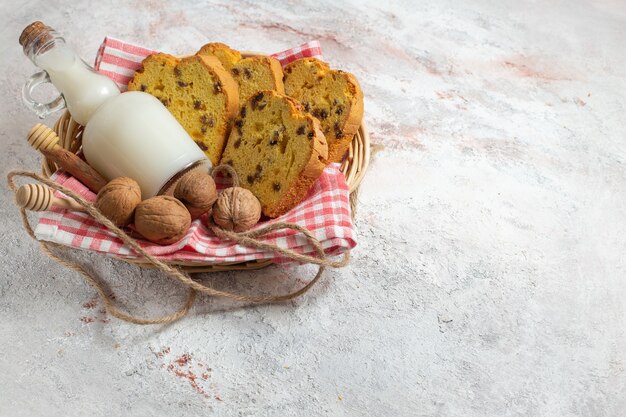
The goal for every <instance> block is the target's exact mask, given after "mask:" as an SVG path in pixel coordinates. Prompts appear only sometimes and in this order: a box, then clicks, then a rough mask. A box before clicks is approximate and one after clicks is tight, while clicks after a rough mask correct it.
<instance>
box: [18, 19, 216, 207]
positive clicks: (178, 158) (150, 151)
mask: <svg viewBox="0 0 626 417" xmlns="http://www.w3.org/2000/svg"><path fill="white" fill-rule="evenodd" d="M20 44H21V45H22V46H23V48H24V53H25V54H26V55H27V56H28V58H29V59H30V60H31V61H33V63H34V64H35V65H37V66H38V67H39V68H41V69H43V70H44V71H43V72H40V73H38V74H35V75H33V76H32V77H31V78H30V79H29V80H28V82H27V83H26V85H25V86H24V90H23V94H22V96H23V99H24V103H25V104H26V105H27V106H28V107H30V108H31V109H32V110H34V111H35V113H36V114H37V115H38V116H39V117H42V118H43V117H45V116H46V115H48V114H49V113H51V112H53V111H56V110H59V109H62V108H63V107H67V109H68V110H69V112H70V114H71V115H72V117H73V118H74V120H76V122H78V123H80V124H81V125H83V126H85V129H84V132H83V139H82V145H83V148H82V149H83V153H84V155H85V159H86V160H87V162H88V163H89V165H91V166H92V167H93V168H94V169H95V170H96V171H98V172H99V173H100V174H101V175H102V176H103V177H105V178H106V179H107V180H111V179H113V178H115V177H121V176H126V177H130V178H132V179H134V180H135V181H137V182H138V183H139V186H140V187H141V194H142V198H144V199H146V198H149V197H152V196H154V195H157V194H160V193H162V192H163V191H165V190H166V189H167V188H168V187H169V186H170V185H171V184H172V183H173V182H174V181H175V180H176V179H177V178H179V177H180V176H181V175H182V174H183V173H185V172H187V171H188V170H190V169H192V168H196V167H198V166H199V165H203V164H204V165H206V169H210V168H211V165H210V164H211V163H210V161H209V160H208V159H207V157H206V155H205V154H204V152H202V150H201V149H200V148H199V147H198V146H197V145H196V143H195V142H194V141H193V139H192V138H191V137H190V136H189V134H187V132H186V131H185V129H183V127H182V126H181V125H180V124H179V123H178V121H177V120H176V119H175V118H174V116H172V115H171V114H170V112H169V111H168V110H167V108H166V107H165V106H163V104H162V103H161V102H160V101H159V100H158V99H156V98H155V97H153V96H151V95H150V94H147V93H143V92H138V91H133V92H125V93H120V90H119V88H118V87H117V85H116V84H115V82H113V80H111V79H110V78H108V77H106V76H105V75H102V74H98V73H97V72H95V71H94V70H93V69H92V68H91V67H90V66H89V65H87V64H86V63H85V62H84V61H83V60H81V59H80V58H79V57H78V56H77V55H76V54H75V53H74V51H72V50H71V49H70V48H68V47H67V46H66V44H65V40H64V39H63V38H62V37H60V36H59V35H58V34H57V32H55V31H54V30H53V29H51V28H50V27H48V26H46V25H44V24H43V23H41V22H34V23H32V24H30V25H29V26H28V27H26V29H24V31H23V32H22V35H21V36H20ZM46 82H50V83H52V84H53V85H54V86H55V87H56V88H57V90H59V92H60V93H61V96H59V97H58V98H56V99H55V100H53V101H52V102H50V103H46V104H42V103H38V102H36V101H35V100H34V99H33V98H32V97H31V93H32V91H33V90H34V88H35V87H36V86H38V85H39V84H42V83H46Z"/></svg>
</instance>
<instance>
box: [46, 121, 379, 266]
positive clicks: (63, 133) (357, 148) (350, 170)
mask: <svg viewBox="0 0 626 417" xmlns="http://www.w3.org/2000/svg"><path fill="white" fill-rule="evenodd" d="M54 130H55V131H56V133H57V135H58V136H59V139H60V142H59V145H60V146H61V147H63V148H64V149H67V150H69V151H71V152H73V153H77V152H78V151H79V150H80V148H81V140H82V134H83V127H82V126H81V125H79V124H78V123H76V122H75V121H74V119H72V117H71V115H70V114H69V112H67V111H66V112H65V113H64V114H63V115H62V116H61V118H60V119H59V120H57V122H56V123H55V125H54ZM369 159H370V140H369V134H368V133H367V130H366V128H365V125H364V124H361V126H360V127H359V130H358V131H357V133H356V134H355V135H354V138H353V139H352V143H351V144H350V149H349V151H348V154H347V155H346V158H345V160H344V161H343V162H342V164H341V171H342V172H343V173H344V175H345V176H346V182H347V184H348V187H349V190H350V197H351V198H350V200H351V202H354V201H355V198H354V197H356V192H357V189H358V187H359V183H360V182H361V180H362V179H363V176H364V175H365V171H366V170H367V166H368V163H369ZM56 169H57V167H56V165H55V164H54V163H53V162H52V161H50V160H49V159H46V158H44V160H43V163H42V170H43V174H44V175H45V176H47V177H49V176H50V175H51V174H52V173H53V172H55V171H56ZM353 214H354V210H353ZM119 259H122V260H124V261H126V262H129V263H133V264H136V265H140V266H143V267H151V265H150V264H148V263H147V262H146V261H145V260H143V259H125V258H119ZM271 263H272V262H271V261H270V260H259V261H247V262H237V263H219V264H210V263H203V262H183V261H172V262H169V264H170V265H176V266H177V267H178V268H180V269H182V270H184V271H186V272H190V273H193V272H218V271H231V270H252V269H259V268H263V267H265V266H267V265H270V264H271Z"/></svg>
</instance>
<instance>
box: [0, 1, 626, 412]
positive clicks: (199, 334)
mask: <svg viewBox="0 0 626 417" xmlns="http://www.w3.org/2000/svg"><path fill="white" fill-rule="evenodd" d="M386 3H387V2H377V1H367V2H357V1H355V0H352V1H350V2H341V1H324V0H319V1H315V2H313V1H304V2H300V1H269V2H251V1H243V0H237V1H224V2H215V3H205V4H200V2H195V1H165V0H148V1H132V2H128V1H115V2H111V3H107V2H76V1H69V0H64V1H61V0H47V1H44V0H26V1H15V0H3V2H2V3H1V5H0V9H1V11H2V13H1V14H0V15H1V16H2V17H0V19H1V22H2V25H1V26H0V27H2V29H1V30H0V52H1V56H2V59H1V60H0V81H1V93H2V97H3V99H2V101H1V104H0V109H1V111H0V126H1V128H0V147H1V148H0V165H1V166H2V167H3V168H4V170H5V172H6V171H8V170H9V169H10V168H27V169H36V168H37V166H38V158H37V155H36V154H35V153H34V152H32V151H31V150H30V149H29V148H28V146H27V144H26V143H25V141H24V136H25V133H26V132H27V131H28V130H29V128H30V127H31V125H32V124H34V123H35V122H36V119H35V117H34V116H33V115H32V114H30V113H28V112H27V111H26V110H25V108H24V107H22V106H21V104H20V101H19V99H18V91H19V88H20V85H21V84H22V82H23V80H24V78H25V77H26V76H28V75H30V74H31V73H32V72H33V69H34V68H33V66H32V65H31V64H30V63H29V62H28V61H27V59H26V58H25V57H24V56H23V55H22V53H21V51H20V48H19V46H18V43H17V38H18V35H19V33H20V30H21V29H22V28H23V27H24V26H25V25H26V24H28V23H30V22H31V21H32V20H35V19H45V21H46V22H47V23H48V24H49V25H51V26H54V27H56V28H58V29H59V30H61V31H62V32H63V33H64V34H65V35H66V38H67V39H68V40H69V41H70V42H71V43H73V44H74V45H75V46H76V48H77V49H78V51H79V52H80V53H81V54H82V55H83V56H84V57H85V58H87V59H88V60H91V59H92V58H93V57H94V55H95V51H96V49H97V47H98V45H99V43H100V41H101V40H102V38H103V37H104V36H105V35H107V34H108V35H111V36H115V37H118V38H123V39H127V40H129V41H135V42H139V43H142V44H145V45H147V46H149V47H152V48H158V49H162V50H166V51H169V52H173V53H185V52H188V51H193V50H195V49H196V48H197V47H198V46H199V45H201V44H202V43H203V42H205V41H206V40H213V41H223V42H226V43H229V44H231V45H232V46H233V47H237V48H242V49H249V50H259V51H267V52H271V51H275V50H280V49H282V48H285V47H288V46H291V45H294V44H298V43H300V42H302V41H305V40H309V39H313V38H317V39H319V40H320V41H321V42H322V46H323V48H324V50H325V52H326V56H327V58H328V60H329V61H330V62H332V63H333V64H334V65H336V66H338V67H340V68H343V69H345V70H348V71H351V72H354V73H355V74H356V75H357V77H358V78H359V79H360V81H361V84H362V87H363V90H364V92H365V97H366V115H365V118H366V121H367V124H368V125H369V127H370V130H371V133H372V139H373V142H374V144H375V145H376V149H377V150H378V152H377V153H376V154H375V156H374V158H373V160H372V163H371V166H370V171H369V173H368V175H367V177H366V179H365V181H364V183H363V186H362V191H361V194H360V196H359V207H360V210H359V213H358V221H357V225H356V226H357V228H358V234H359V236H360V245H359V246H358V248H357V249H356V250H355V251H354V257H353V262H352V264H351V265H350V266H349V267H348V268H345V269H343V270H339V271H330V272H329V273H327V274H326V276H325V278H324V280H323V282H322V283H321V284H320V285H318V286H317V287H315V288H314V289H313V290H312V291H311V292H310V293H309V294H307V295H306V296H304V297H303V298H301V299H298V300H297V301H294V302H292V303H288V304H283V305H271V306H242V305H240V304H234V303H231V302H228V301H225V300H219V299H208V298H203V299H201V300H200V302H199V303H198V304H197V306H196V307H195V308H194V310H193V313H192V314H191V315H190V316H189V317H187V318H185V319H183V320H182V321H180V322H178V323H175V324H172V325H169V326H164V327H156V326H152V327H150V326H149V327H138V326H134V325H129V324H126V323H124V322H120V321H117V320H115V319H109V318H107V317H106V316H105V315H104V314H103V313H102V312H101V311H100V310H101V308H102V306H101V304H100V303H97V302H96V303H90V300H91V299H92V297H93V296H94V294H95V293H94V290H92V289H91V288H90V287H88V286H87V285H86V284H85V283H84V282H83V281H82V279H81V278H80V277H79V276H77V274H75V273H73V272H68V271H67V270H65V269H63V268H62V267H60V266H58V265H56V264H53V263H51V261H49V260H48V259H47V258H45V257H44V256H43V255H42V254H41V253H40V252H39V250H38V247H37V245H36V243H35V242H33V241H31V240H30V239H29V238H28V236H27V235H26V233H25V232H24V231H23V230H22V229H21V224H20V220H19V217H18V212H17V210H16V209H15V208H14V207H13V205H12V204H11V199H12V196H11V194H10V192H9V191H8V190H7V188H6V187H2V188H1V189H0V193H1V196H2V202H3V204H1V205H0V215H1V216H2V221H1V222H0V235H2V237H3V239H2V243H0V317H1V318H2V319H1V320H0V340H2V343H0V415H3V416H4V415H6V416H32V415H50V416H57V415H58V416H66V415H94V416H100V415H107V416H108V415H133V416H148V415H186V416H187V415H189V416H196V415H197V416H200V415H223V416H226V415H228V416H230V415H239V416H286V415H294V416H310V415H333V416H341V415H346V416H364V415H372V416H379V415H389V416H417V415H419V416H459V415H463V416H487V415H488V416H611V417H613V416H622V415H626V411H625V410H626V396H625V395H624V392H626V382H625V381H626V372H625V369H624V367H625V361H626V353H625V352H626V334H625V331H624V328H625V325H626V317H625V314H626V310H625V305H626V303H625V301H624V298H625V295H626V291H625V290H626V284H625V280H626V255H625V253H626V243H625V241H626V240H625V233H626V220H625V219H626V197H625V196H624V191H625V186H626V172H625V163H626V145H625V140H624V132H625V128H626V123H625V117H624V114H625V108H624V105H625V101H624V94H625V91H626V89H625V88H626V82H625V76H626V70H625V69H624V68H625V66H626V52H625V49H624V41H625V39H626V29H625V28H626V4H625V3H624V2H622V1H620V0H595V1H591V0H589V1H583V0H580V1H566V0H554V1H550V2H540V1H521V0H520V1H513V0H510V1H488V0H474V1H464V2H460V1H455V0H443V1H429V2H426V1H422V2H418V4H414V2H410V1H405V2H394V3H393V4H386ZM52 121H53V119H49V120H48V122H50V123H51V122H52ZM74 258H76V259H78V260H79V261H81V262H84V263H86V264H88V265H89V266H90V268H92V269H93V270H94V271H96V272H97V273H98V274H100V276H102V277H104V278H105V279H106V280H107V282H109V283H110V286H111V288H112V289H114V290H115V291H116V292H117V293H120V294H122V293H127V294H129V295H127V296H120V297H119V298H118V301H119V302H120V303H121V304H122V305H123V306H125V307H127V308H128V309H129V310H131V311H133V312H135V313H137V314H142V315H157V314H159V313H160V312H163V311H165V310H167V309H171V308H174V307H175V306H178V305H179V303H181V302H182V300H183V297H182V292H183V291H182V290H181V288H180V287H178V286H177V285H174V284H172V283H170V282H168V280H167V279H166V278H164V277H163V276H161V275H160V274H157V273H154V272H150V271H146V270H139V269H137V268H134V267H129V266H126V265H123V264H121V263H120V262H117V261H114V260H111V259H106V258H102V257H99V256H93V255H88V254H83V253H80V254H75V255H74ZM310 273H311V269H310V268H299V269H290V270H281V269H278V268H269V269H266V270H264V271H261V272H256V273H246V274H235V273H223V274H216V275H210V276H206V282H209V283H212V284H214V285H216V286H220V287H223V288H225V289H229V290H234V291H237V290H239V291H250V292H266V293H270V292H274V291H286V290H288V289H290V288H294V287H295V286H297V285H300V283H298V282H296V281H294V280H293V277H294V276H302V277H303V278H304V279H306V278H305V277H307V276H309V275H310ZM184 355H189V356H190V359H189V360H188V361H187V359H186V356H184ZM177 359H178V362H177V361H176V360H177ZM170 365H171V366H170ZM209 368H210V370H209ZM189 371H192V372H194V373H195V375H197V379H196V383H195V385H194V384H192V383H191V381H190V377H189V374H188V372H189Z"/></svg>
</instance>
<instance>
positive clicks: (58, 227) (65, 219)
mask: <svg viewBox="0 0 626 417" xmlns="http://www.w3.org/2000/svg"><path fill="white" fill-rule="evenodd" d="M154 52H155V51H151V50H149V49H145V48H142V47H140V46H137V45H131V44H128V43H125V42H123V41H120V40H117V39H113V38H109V37H107V38H105V40H104V42H103V43H102V46H101V47H100V49H99V51H98V55H97V57H96V62H95V68H96V70H97V71H99V72H100V73H102V74H105V75H107V76H108V77H110V78H111V79H113V80H114V81H115V82H116V83H118V85H119V86H120V88H122V89H124V90H125V89H126V85H127V84H128V81H129V80H130V78H131V77H132V75H133V72H134V71H135V70H136V69H137V68H139V66H140V65H141V61H142V60H143V59H144V58H145V57H146V56H148V55H150V54H151V53H154ZM272 56H274V57H276V59H278V60H279V61H280V62H281V64H282V65H283V66H284V65H286V64H288V63H289V62H292V61H294V60H296V59H298V58H302V57H318V58H321V57H322V51H321V48H320V45H319V43H318V42H316V41H315V42H309V43H306V44H303V45H300V46H298V47H296V48H292V49H289V50H287V51H283V52H279V53H277V54H273V55H272ZM52 179H53V180H54V181H56V182H58V183H59V184H62V185H64V186H65V187H67V188H70V189H71V190H73V191H75V192H77V193H78V194H80V195H81V196H82V197H84V198H85V199H86V200H88V201H95V195H94V194H93V193H92V192H91V191H90V190H89V189H87V188H86V187H85V186H84V185H83V184H82V183H80V182H79V181H78V180H76V179H75V178H73V177H71V176H69V175H68V174H67V173H65V172H62V171H59V172H57V173H55V174H53V176H52ZM206 221H207V219H206V215H204V216H202V217H201V218H199V219H196V220H194V221H193V223H192V225H191V227H190V229H189V230H188V232H187V234H186V235H185V237H183V238H182V239H181V240H180V241H179V242H176V243H174V244H172V245H167V246H160V245H156V244H153V243H151V242H148V241H145V240H139V242H140V245H141V246H142V247H143V248H144V249H145V250H146V251H147V252H148V253H150V254H151V255H154V256H157V257H158V258H159V259H162V260H166V261H179V262H198V263H227V262H243V261H252V260H267V259H269V260H272V261H273V262H275V263H286V262H289V260H288V259H284V258H282V257H280V256H278V255H276V254H275V253H273V252H268V251H263V250H260V249H256V248H248V247H245V246H241V245H238V244H234V243H233V242H229V241H221V240H219V239H218V238H217V237H215V236H214V235H213V234H212V233H211V232H210V231H209V230H208V228H207V227H206ZM279 221H280V222H290V223H297V224H299V225H301V226H304V227H306V228H307V229H308V230H310V231H311V233H312V234H313V235H314V236H315V237H316V238H317V239H319V240H320V242H321V243H322V247H323V248H324V250H325V252H326V253H327V254H328V255H339V254H341V253H343V252H345V251H347V250H350V249H352V248H353V247H355V246H356V240H355V235H354V232H353V225H352V219H351V212H350V202H349V195H348V186H347V184H346V181H345V177H344V176H343V174H342V173H341V172H340V170H339V164H331V165H329V166H328V167H326V169H325V170H324V172H323V173H322V175H321V177H320V178H319V179H318V181H317V182H316V183H315V184H314V185H313V187H312V188H311V189H310V190H309V193H308V194H307V196H306V198H305V199H304V200H303V201H302V202H301V203H300V204H299V205H298V206H297V207H295V208H293V209H292V210H291V211H289V212H288V213H287V214H285V215H283V216H281V217H279V218H277V219H273V220H266V221H262V222H260V223H259V224H258V225H257V226H256V228H260V227H263V226H265V225H268V224H272V223H274V222H279ZM131 232H132V230H131ZM35 235H36V236H37V238H38V239H41V240H46V241H51V242H55V243H59V244H62V245H66V246H70V247H73V248H76V249H85V250H91V251H95V252H100V253H105V254H109V255H115V256H119V257H125V258H137V255H136V254H135V253H134V251H133V250H132V249H130V248H129V247H127V246H126V245H124V244H123V242H122V241H121V240H119V239H118V238H117V237H116V236H115V235H113V234H112V233H111V232H110V231H108V230H107V229H106V228H105V227H103V226H101V225H100V224H98V223H97V222H95V221H94V220H93V219H92V218H91V216H89V215H88V214H85V213H80V212H75V211H65V210H58V209H53V210H51V211H46V212H43V213H42V214H41V215H40V217H39V219H38V222H37V225H36V227H35ZM136 237H138V238H140V237H139V236H136ZM262 240H263V241H264V242H266V243H269V244H274V245H279V246H281V247H284V248H289V249H293V250H295V251H297V252H299V253H303V254H307V255H315V249H314V248H313V247H312V246H311V245H310V244H309V243H308V242H307V240H306V239H305V238H303V237H302V236H301V235H299V234H298V233H296V232H295V231H293V230H279V231H275V232H272V233H271V234H268V235H266V236H265V237H264V238H263V239H262Z"/></svg>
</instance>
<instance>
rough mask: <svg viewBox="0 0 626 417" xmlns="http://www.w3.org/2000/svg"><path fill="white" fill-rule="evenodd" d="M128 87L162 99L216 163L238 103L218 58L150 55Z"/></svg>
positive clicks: (231, 83) (235, 85) (235, 93)
mask: <svg viewBox="0 0 626 417" xmlns="http://www.w3.org/2000/svg"><path fill="white" fill-rule="evenodd" d="M128 90H129V91H145V92H146V93H149V94H152V95H153V96H155V97H156V98H158V99H159V100H161V102H162V103H163V105H165V107H167V108H168V110H169V111H170V112H171V113H172V115H174V117H175V118H176V120H178V122H179V123H180V124H181V125H182V126H183V127H184V128H185V130H186V131H187V133H189V135H190V136H191V137H192V138H193V140H194V141H195V142H196V143H197V144H198V146H199V147H200V148H201V149H202V150H203V151H204V153H205V154H206V155H207V157H208V158H209V159H210V160H211V162H212V163H213V165H217V163H218V161H219V160H220V156H221V155H222V151H223V149H224V145H225V143H226V139H227V137H228V134H229V133H230V121H231V120H232V119H233V118H234V117H235V116H236V114H237V110H238V107H239V99H238V92H237V84H236V83H235V81H234V80H233V78H232V77H231V76H230V75H229V74H228V73H227V72H226V71H225V70H224V68H223V67H222V65H221V64H220V62H219V60H218V59H217V58H215V57H210V56H191V57H187V58H183V59H179V58H176V57H174V56H171V55H167V54H162V53H159V54H154V55H150V56H149V57H147V58H146V59H144V61H143V63H142V66H141V68H140V69H138V70H137V71H136V72H135V76H134V77H133V79H132V80H131V82H130V83H129V84H128Z"/></svg>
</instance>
